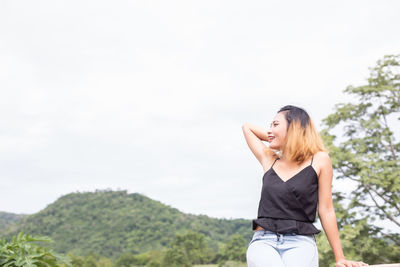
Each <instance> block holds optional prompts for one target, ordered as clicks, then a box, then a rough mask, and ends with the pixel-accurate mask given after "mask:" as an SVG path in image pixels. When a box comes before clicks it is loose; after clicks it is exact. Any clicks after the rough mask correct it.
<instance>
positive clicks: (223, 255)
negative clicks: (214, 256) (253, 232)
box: [218, 234, 248, 264]
mask: <svg viewBox="0 0 400 267" xmlns="http://www.w3.org/2000/svg"><path fill="white" fill-rule="evenodd" d="M247 246H248V242H247V241H246V239H245V238H244V237H243V236H242V235H239V234H234V235H232V237H231V239H230V240H229V241H228V242H227V243H226V244H224V245H223V246H222V247H221V249H220V252H219V255H218V256H219V261H220V264H222V263H223V262H225V261H228V260H232V261H241V262H245V261H246V250H247Z"/></svg>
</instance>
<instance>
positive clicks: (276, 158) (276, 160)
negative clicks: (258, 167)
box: [270, 157, 279, 169]
mask: <svg viewBox="0 0 400 267" xmlns="http://www.w3.org/2000/svg"><path fill="white" fill-rule="evenodd" d="M278 159H279V158H278V157H277V158H276V159H275V161H274V163H272V165H271V167H270V169H271V168H272V167H273V166H274V164H275V162H276V161H277V160H278Z"/></svg>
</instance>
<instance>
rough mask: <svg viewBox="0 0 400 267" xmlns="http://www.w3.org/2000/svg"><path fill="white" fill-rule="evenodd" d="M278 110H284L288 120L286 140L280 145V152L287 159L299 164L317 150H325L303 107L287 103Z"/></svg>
mask: <svg viewBox="0 0 400 267" xmlns="http://www.w3.org/2000/svg"><path fill="white" fill-rule="evenodd" d="M279 112H284V114H285V118H286V121H287V122H288V128H287V134H286V140H285V144H284V146H283V147H282V153H283V154H285V157H287V159H289V160H291V161H295V162H297V163H298V164H300V163H302V162H303V161H304V160H306V159H308V158H310V157H311V156H313V155H314V154H315V153H317V152H319V151H327V149H326V148H325V146H324V143H323V141H322V139H321V137H320V136H319V134H318V132H317V130H316V129H315V126H314V123H313V121H312V120H311V118H310V116H309V115H308V113H307V112H306V111H305V110H304V109H302V108H299V107H295V106H291V105H288V106H284V107H283V108H281V109H280V110H279V111H278V113H279Z"/></svg>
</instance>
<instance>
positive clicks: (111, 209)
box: [2, 190, 252, 258]
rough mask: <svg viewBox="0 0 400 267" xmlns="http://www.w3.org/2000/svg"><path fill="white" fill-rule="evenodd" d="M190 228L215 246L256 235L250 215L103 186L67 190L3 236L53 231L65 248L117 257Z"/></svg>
mask: <svg viewBox="0 0 400 267" xmlns="http://www.w3.org/2000/svg"><path fill="white" fill-rule="evenodd" d="M187 230H193V231H195V232H197V233H200V234H204V236H205V241H206V243H207V246H208V247H209V248H211V249H213V250H214V251H217V250H218V248H219V246H220V245H221V244H223V243H226V242H227V241H228V240H229V239H230V237H231V236H232V235H233V234H239V235H242V236H243V237H244V238H245V239H246V240H250V239H251V236H252V231H251V222H250V221H249V220H244V219H235V220H227V219H216V218H210V217H208V216H205V215H193V214H185V213H183V212H180V211H179V210H177V209H175V208H172V207H170V206H168V205H164V204H162V203H160V202H159V201H155V200H152V199H150V198H148V197H146V196H144V195H141V194H138V193H132V194H128V193H127V192H126V191H110V190H97V191H96V192H84V193H79V192H77V193H71V194H68V195H65V196H62V197H60V198H59V199H58V200H57V201H55V202H54V203H52V204H50V205H48V206H47V207H46V208H45V209H43V210H42V211H40V212H38V213H36V214H32V215H30V216H26V217H23V218H21V219H20V220H19V221H17V223H16V224H15V225H14V226H13V227H11V228H10V227H9V228H8V230H7V231H5V232H3V234H2V237H4V238H10V237H11V236H12V235H16V234H17V233H18V232H20V231H23V232H25V233H29V234H33V235H39V236H48V237H50V238H51V239H52V240H53V241H54V243H53V244H52V247H53V248H54V250H55V251H57V252H59V253H67V252H71V253H73V254H75V255H88V254H91V253H95V254H100V255H103V256H105V257H111V258H115V257H118V256H120V255H122V254H124V253H131V254H138V253H143V252H146V251H149V250H162V249H163V248H168V247H169V245H170V243H171V242H172V241H173V239H174V238H175V235H176V234H179V233H183V232H186V231H187Z"/></svg>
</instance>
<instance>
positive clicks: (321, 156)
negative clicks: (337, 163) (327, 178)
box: [312, 151, 332, 177]
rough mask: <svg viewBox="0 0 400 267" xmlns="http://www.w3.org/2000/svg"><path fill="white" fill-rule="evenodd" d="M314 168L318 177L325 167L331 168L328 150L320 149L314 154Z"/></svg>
mask: <svg viewBox="0 0 400 267" xmlns="http://www.w3.org/2000/svg"><path fill="white" fill-rule="evenodd" d="M312 165H313V168H314V169H315V171H316V173H317V175H318V177H319V176H320V174H321V171H322V170H323V169H331V168H332V163H331V159H330V157H329V153H328V152H327V151H318V152H317V153H315V154H314V158H313V164H312Z"/></svg>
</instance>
